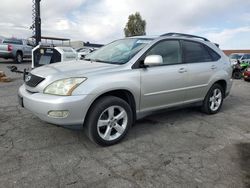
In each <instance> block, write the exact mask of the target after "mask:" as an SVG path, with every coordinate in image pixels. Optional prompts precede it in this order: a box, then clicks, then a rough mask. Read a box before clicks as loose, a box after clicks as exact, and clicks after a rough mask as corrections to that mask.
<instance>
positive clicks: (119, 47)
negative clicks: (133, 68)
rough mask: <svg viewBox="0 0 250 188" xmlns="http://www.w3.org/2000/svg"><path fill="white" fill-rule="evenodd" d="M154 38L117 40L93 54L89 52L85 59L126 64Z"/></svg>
mask: <svg viewBox="0 0 250 188" xmlns="http://www.w3.org/2000/svg"><path fill="white" fill-rule="evenodd" d="M152 40H153V39H138V38H137V39H136V38H126V39H121V40H117V41H114V42H112V43H110V44H108V45H106V46H104V47H102V48H100V49H98V50H97V51H95V52H93V53H91V54H88V55H87V56H85V60H89V61H96V62H103V63H111V64H124V63H127V62H128V61H129V60H130V59H131V58H132V57H134V56H135V54H137V53H138V52H139V51H140V50H141V49H142V48H143V47H145V46H146V45H147V44H148V43H150V42H151V41H152Z"/></svg>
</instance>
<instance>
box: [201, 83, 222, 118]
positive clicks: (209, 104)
mask: <svg viewBox="0 0 250 188" xmlns="http://www.w3.org/2000/svg"><path fill="white" fill-rule="evenodd" d="M223 99H224V89H223V88H222V86H221V85H220V84H214V85H213V86H212V87H211V88H210V89H209V91H208V93H207V95H206V97H205V99H204V101H203V105H202V111H203V112H204V113H206V114H216V113H217V112H219V111H220V109H221V106H222V104H223Z"/></svg>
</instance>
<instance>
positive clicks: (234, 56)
mask: <svg viewBox="0 0 250 188" xmlns="http://www.w3.org/2000/svg"><path fill="white" fill-rule="evenodd" d="M243 55H244V54H243V53H232V54H230V55H229V59H230V62H231V63H232V66H233V65H236V64H237V61H238V60H240V59H241V58H242V56H243Z"/></svg>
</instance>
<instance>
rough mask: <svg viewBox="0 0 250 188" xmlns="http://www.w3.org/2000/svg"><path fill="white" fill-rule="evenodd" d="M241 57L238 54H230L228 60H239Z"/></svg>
mask: <svg viewBox="0 0 250 188" xmlns="http://www.w3.org/2000/svg"><path fill="white" fill-rule="evenodd" d="M241 56H242V55H239V54H231V55H230V56H229V57H230V59H240V58H241Z"/></svg>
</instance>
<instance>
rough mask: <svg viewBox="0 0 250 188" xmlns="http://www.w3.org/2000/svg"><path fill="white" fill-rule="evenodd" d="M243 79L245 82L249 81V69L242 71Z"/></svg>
mask: <svg viewBox="0 0 250 188" xmlns="http://www.w3.org/2000/svg"><path fill="white" fill-rule="evenodd" d="M243 78H244V80H245V81H250V67H249V68H247V69H246V70H245V71H244V73H243Z"/></svg>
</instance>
